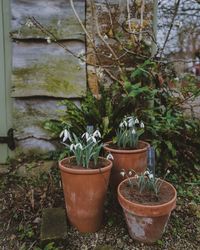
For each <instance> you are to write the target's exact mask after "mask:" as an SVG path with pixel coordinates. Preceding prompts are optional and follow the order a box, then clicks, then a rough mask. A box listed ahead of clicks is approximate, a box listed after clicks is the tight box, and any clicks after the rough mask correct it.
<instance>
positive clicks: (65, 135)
mask: <svg viewBox="0 0 200 250" xmlns="http://www.w3.org/2000/svg"><path fill="white" fill-rule="evenodd" d="M61 137H63V140H62V141H63V142H65V141H66V140H67V139H69V140H70V141H71V135H70V132H69V131H68V130H67V129H64V130H63V131H62V132H61V133H60V138H61Z"/></svg>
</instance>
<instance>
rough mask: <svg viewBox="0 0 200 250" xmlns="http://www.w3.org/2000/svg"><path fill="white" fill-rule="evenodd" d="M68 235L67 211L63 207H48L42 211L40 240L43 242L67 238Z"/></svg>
mask: <svg viewBox="0 0 200 250" xmlns="http://www.w3.org/2000/svg"><path fill="white" fill-rule="evenodd" d="M66 236H67V220H66V213H65V210H64V209H63V208H46V209H44V210H43V213H42V224H41V233H40V240H41V243H42V244H47V243H48V242H52V241H54V242H58V241H61V240H63V241H64V240H65V239H66Z"/></svg>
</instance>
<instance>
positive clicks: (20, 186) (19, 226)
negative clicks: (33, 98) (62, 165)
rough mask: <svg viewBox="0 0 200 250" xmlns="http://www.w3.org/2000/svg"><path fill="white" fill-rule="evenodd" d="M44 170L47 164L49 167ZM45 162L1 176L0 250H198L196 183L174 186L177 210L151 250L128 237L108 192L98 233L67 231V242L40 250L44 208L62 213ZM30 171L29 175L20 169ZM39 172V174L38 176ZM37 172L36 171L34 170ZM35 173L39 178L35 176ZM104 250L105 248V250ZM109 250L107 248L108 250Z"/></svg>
mask: <svg viewBox="0 0 200 250" xmlns="http://www.w3.org/2000/svg"><path fill="white" fill-rule="evenodd" d="M45 164H46V163H45ZM43 166H44V162H43V161H41V160H38V161H34V162H27V160H25V159H23V158H20V159H18V160H17V161H15V162H14V163H11V164H10V167H9V172H8V173H3V174H1V175H0V249H2V250H12V249H13V250H16V249H19V250H29V249H34V250H39V249H45V250H56V249H68V250H73V249H74V250H77V249H80V250H86V249H91V250H92V249H97V250H98V249H124V250H129V249H131V250H134V249H145V250H146V249H153V250H156V249H170V250H172V249H176V250H179V249H180V250H184V249H190V250H192V249H198V246H199V244H200V230H199V228H200V227H199V226H200V208H199V205H198V203H199V194H200V188H199V186H198V185H197V184H198V183H197V181H196V180H198V178H197V176H196V180H194V177H193V179H192V180H191V179H190V178H188V180H187V183H184V184H183V183H182V184H178V177H177V180H176V176H173V177H174V178H175V180H174V184H175V186H176V188H177V189H178V201H177V207H176V209H175V211H174V212H172V216H171V219H170V221H169V224H168V226H167V230H166V232H165V234H164V235H163V237H162V239H161V240H159V241H157V242H156V243H155V244H154V245H151V246H147V245H144V244H141V243H138V242H135V241H134V240H132V239H131V238H130V237H129V234H128V231H127V228H126V223H125V220H124V217H123V214H122V211H121V208H120V206H119V205H118V203H117V202H116V200H115V199H114V197H113V196H112V194H111V192H110V191H109V192H108V197H107V200H106V204H105V216H104V225H103V227H102V229H101V230H100V231H98V232H97V233H92V234H81V233H79V232H78V231H77V230H75V229H74V228H72V227H71V226H69V227H68V231H67V237H66V240H64V242H59V243H55V244H53V243H51V242H50V244H49V245H48V246H46V248H45V246H43V247H41V242H40V228H41V220H42V218H41V217H42V210H43V209H44V208H54V207H62V208H64V199H63V193H62V188H61V182H60V174H59V170H58V168H57V166H54V165H52V166H50V168H49V169H48V168H45V172H44V173H43V172H42V169H43ZM22 168H25V169H29V170H30V172H27V173H26V175H23V176H22V174H21V172H20V171H19V169H22ZM38 168H39V169H40V170H41V171H39V173H38ZM34 169H35V170H34ZM35 173H36V174H35ZM103 246H104V248H101V247H103ZM106 247H107V248H106Z"/></svg>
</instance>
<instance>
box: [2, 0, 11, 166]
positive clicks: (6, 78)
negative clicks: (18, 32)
mask: <svg viewBox="0 0 200 250" xmlns="http://www.w3.org/2000/svg"><path fill="white" fill-rule="evenodd" d="M9 24H10V1H9V0H0V137H1V140H0V163H5V162H6V160H7V157H8V155H9V149H8V145H7V144H6V143H4V142H2V140H3V137H4V138H5V137H6V136H7V132H8V130H9V129H10V128H11V98H10V94H9V93H10V75H11V60H10V58H11V56H10V48H11V47H10V39H9Z"/></svg>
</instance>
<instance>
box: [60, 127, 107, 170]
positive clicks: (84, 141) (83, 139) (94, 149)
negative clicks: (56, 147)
mask: <svg viewBox="0 0 200 250" xmlns="http://www.w3.org/2000/svg"><path fill="white" fill-rule="evenodd" d="M60 137H61V138H62V137H63V140H62V141H63V142H65V141H67V140H68V139H69V140H68V141H69V142H70V143H63V144H64V145H65V146H66V148H67V149H68V150H69V151H71V152H72V153H73V154H74V157H75V159H76V163H77V165H78V166H82V167H84V168H88V167H89V163H90V161H93V162H94V164H95V165H96V164H97V162H98V159H99V154H100V151H101V148H102V146H103V144H102V143H100V140H98V138H100V137H101V134H100V132H99V131H98V130H96V131H95V132H94V133H93V134H91V133H88V131H86V132H85V133H84V134H83V135H82V136H80V138H79V137H78V136H77V135H75V134H74V133H70V132H69V131H68V130H67V129H64V130H63V131H62V132H61V133H60Z"/></svg>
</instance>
